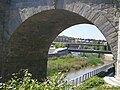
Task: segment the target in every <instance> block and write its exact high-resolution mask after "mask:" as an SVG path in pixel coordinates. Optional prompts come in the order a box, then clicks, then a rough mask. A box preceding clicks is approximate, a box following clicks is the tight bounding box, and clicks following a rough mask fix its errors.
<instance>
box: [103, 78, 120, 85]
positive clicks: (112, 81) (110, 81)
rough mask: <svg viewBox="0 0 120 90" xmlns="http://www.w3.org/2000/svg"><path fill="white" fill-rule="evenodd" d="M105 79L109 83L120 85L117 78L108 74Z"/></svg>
mask: <svg viewBox="0 0 120 90" xmlns="http://www.w3.org/2000/svg"><path fill="white" fill-rule="evenodd" d="M104 80H105V82H106V83H107V84H109V85H113V86H120V81H119V80H117V79H116V78H115V77H109V76H106V77H104Z"/></svg>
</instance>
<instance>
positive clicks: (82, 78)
mask: <svg viewBox="0 0 120 90" xmlns="http://www.w3.org/2000/svg"><path fill="white" fill-rule="evenodd" d="M113 64H114V63H111V64H107V65H104V66H102V67H100V68H98V69H96V70H93V71H90V72H88V73H86V74H84V75H82V76H79V77H76V78H73V79H71V80H67V81H66V82H67V83H71V84H73V85H74V86H79V85H80V84H81V83H82V82H83V81H85V80H87V79H89V78H91V77H93V76H95V75H96V74H98V73H100V72H101V71H107V70H108V69H109V68H111V67H113Z"/></svg>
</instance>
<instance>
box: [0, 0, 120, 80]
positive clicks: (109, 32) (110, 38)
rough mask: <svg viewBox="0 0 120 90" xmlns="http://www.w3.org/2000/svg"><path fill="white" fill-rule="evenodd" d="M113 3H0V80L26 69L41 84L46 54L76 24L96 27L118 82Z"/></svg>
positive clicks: (78, 0) (76, 0)
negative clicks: (58, 38)
mask: <svg viewBox="0 0 120 90" xmlns="http://www.w3.org/2000/svg"><path fill="white" fill-rule="evenodd" d="M118 7H119V3H118V2H117V0H0V76H1V77H2V79H1V81H6V80H8V79H9V78H10V77H11V75H12V73H15V72H18V70H20V69H26V68H27V69H29V71H30V72H31V73H32V74H33V78H37V79H38V80H39V81H44V79H45V78H46V72H47V60H48V57H47V56H48V50H49V47H50V45H51V43H52V42H53V41H54V39H55V38H56V37H57V36H58V34H60V33H61V32H62V31H64V30H65V29H66V28H68V27H70V26H73V25H77V24H92V25H95V26H97V27H98V29H99V30H100V32H101V33H102V34H103V35H104V37H105V38H106V40H107V42H108V43H109V45H110V48H111V52H112V54H113V56H114V60H115V61H116V64H115V65H116V77H117V78H120V68H119V67H120V51H119V49H120V40H119V39H120V38H119V37H120V33H119V29H118V26H119V25H118V24H119V22H118V21H119V12H118V11H117V8H118Z"/></svg>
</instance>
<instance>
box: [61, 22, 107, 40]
mask: <svg viewBox="0 0 120 90" xmlns="http://www.w3.org/2000/svg"><path fill="white" fill-rule="evenodd" d="M61 35H65V36H70V37H75V38H83V39H97V40H106V39H105V37H104V36H103V34H102V33H101V32H100V30H99V29H98V28H97V27H96V26H94V25H90V24H78V25H74V26H71V27H69V28H67V29H65V30H64V31H63V32H62V33H60V34H59V36H61Z"/></svg>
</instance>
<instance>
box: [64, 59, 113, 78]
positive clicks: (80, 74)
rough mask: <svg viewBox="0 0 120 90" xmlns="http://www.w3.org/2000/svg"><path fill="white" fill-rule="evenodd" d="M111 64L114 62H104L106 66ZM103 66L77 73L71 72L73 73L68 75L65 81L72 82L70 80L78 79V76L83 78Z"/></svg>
mask: <svg viewBox="0 0 120 90" xmlns="http://www.w3.org/2000/svg"><path fill="white" fill-rule="evenodd" d="M110 63H112V62H111V61H104V65H107V64H110ZM104 65H102V66H104ZM102 66H97V67H95V68H86V69H81V70H79V71H77V72H71V73H69V74H67V76H66V78H65V79H67V80H70V79H73V78H76V77H78V76H82V75H84V74H86V73H88V72H90V71H93V70H95V69H98V68H100V67H102Z"/></svg>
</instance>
